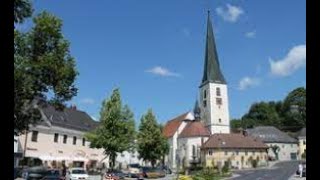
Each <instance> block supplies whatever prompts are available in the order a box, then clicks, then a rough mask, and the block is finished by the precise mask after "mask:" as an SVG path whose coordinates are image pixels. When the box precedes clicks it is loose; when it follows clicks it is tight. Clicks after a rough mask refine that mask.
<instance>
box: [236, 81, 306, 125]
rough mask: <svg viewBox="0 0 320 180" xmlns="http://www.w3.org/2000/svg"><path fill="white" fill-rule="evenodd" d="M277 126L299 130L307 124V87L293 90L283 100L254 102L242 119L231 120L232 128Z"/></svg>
mask: <svg viewBox="0 0 320 180" xmlns="http://www.w3.org/2000/svg"><path fill="white" fill-rule="evenodd" d="M261 125H262V126H275V127H278V128H279V129H283V130H288V131H297V130H299V129H301V128H303V127H305V126H306V89H305V88H304V87H299V88H296V89H294V90H292V91H291V92H290V93H289V94H288V95H287V96H286V98H285V99H284V100H283V101H277V102H275V101H269V102H257V103H253V104H252V105H251V107H250V109H249V111H248V112H247V113H246V114H244V115H243V116H242V117H241V119H234V120H232V121H231V128H232V129H237V128H240V127H241V128H252V127H254V126H261Z"/></svg>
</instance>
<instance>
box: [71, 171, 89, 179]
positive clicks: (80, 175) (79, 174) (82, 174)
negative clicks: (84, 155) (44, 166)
mask: <svg viewBox="0 0 320 180" xmlns="http://www.w3.org/2000/svg"><path fill="white" fill-rule="evenodd" d="M88 179H89V175H88V174H87V172H86V171H85V170H84V169H83V168H71V169H69V170H68V171H67V175H66V180H88Z"/></svg>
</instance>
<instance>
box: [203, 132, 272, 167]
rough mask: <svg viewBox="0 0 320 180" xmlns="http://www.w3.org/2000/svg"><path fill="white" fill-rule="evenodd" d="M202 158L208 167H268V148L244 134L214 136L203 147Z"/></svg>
mask: <svg viewBox="0 0 320 180" xmlns="http://www.w3.org/2000/svg"><path fill="white" fill-rule="evenodd" d="M201 149H202V158H203V162H204V163H205V166H207V167H220V168H221V167H223V166H224V165H225V164H226V163H229V167H231V168H236V169H244V168H251V167H253V166H254V165H253V161H256V162H257V166H266V165H267V160H268V159H267V157H268V156H267V149H268V147H267V146H266V145H265V144H264V143H263V142H262V141H260V140H259V139H255V138H253V137H250V136H244V135H242V134H214V135H212V136H210V138H209V139H208V141H206V142H205V143H204V145H203V146H202V148H201Z"/></svg>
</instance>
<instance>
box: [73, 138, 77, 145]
mask: <svg viewBox="0 0 320 180" xmlns="http://www.w3.org/2000/svg"><path fill="white" fill-rule="evenodd" d="M76 144H77V137H75V136H73V145H76Z"/></svg>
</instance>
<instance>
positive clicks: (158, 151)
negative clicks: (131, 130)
mask: <svg viewBox="0 0 320 180" xmlns="http://www.w3.org/2000/svg"><path fill="white" fill-rule="evenodd" d="M137 142H138V152H139V158H142V159H143V160H144V161H150V162H151V165H152V167H154V166H155V164H156V162H157V160H160V159H161V157H163V156H164V155H165V154H167V153H168V151H169V145H168V142H167V140H166V138H165V137H164V136H163V135H162V132H161V128H160V126H159V125H158V123H157V120H156V117H155V116H154V114H153V112H152V110H151V109H149V110H148V112H147V113H146V114H145V115H143V116H142V117H141V123H140V126H139V132H138V141H137Z"/></svg>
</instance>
